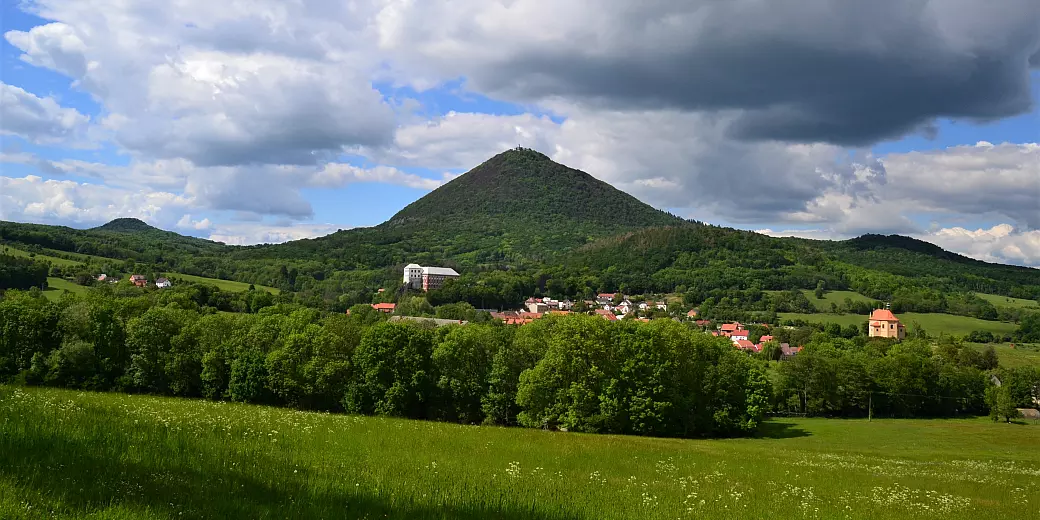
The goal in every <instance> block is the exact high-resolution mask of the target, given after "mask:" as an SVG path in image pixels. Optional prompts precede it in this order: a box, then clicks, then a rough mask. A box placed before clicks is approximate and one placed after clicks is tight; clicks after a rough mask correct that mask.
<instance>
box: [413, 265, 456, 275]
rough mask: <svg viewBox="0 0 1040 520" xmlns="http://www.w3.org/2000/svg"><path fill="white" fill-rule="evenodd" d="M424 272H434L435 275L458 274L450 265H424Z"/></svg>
mask: <svg viewBox="0 0 1040 520" xmlns="http://www.w3.org/2000/svg"><path fill="white" fill-rule="evenodd" d="M422 270H423V274H432V275H435V276H458V275H459V273H456V272H455V270H454V269H452V268H450V267H423V268H422Z"/></svg>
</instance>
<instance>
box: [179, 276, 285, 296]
mask: <svg viewBox="0 0 1040 520" xmlns="http://www.w3.org/2000/svg"><path fill="white" fill-rule="evenodd" d="M166 276H168V277H170V278H171V279H173V280H177V279H178V278H179V279H181V280H187V281H189V282H195V283H207V284H210V285H215V286H217V288H219V289H220V290H222V291H231V292H242V291H248V290H249V284H247V283H243V282H233V281H231V280H221V279H218V278H206V277H204V276H194V275H190V274H180V273H167V274H166ZM253 287H255V288H256V290H258V291H267V292H269V293H271V294H278V293H279V292H281V291H280V290H279V289H276V288H274V287H268V286H266V285H255V284H254V285H253Z"/></svg>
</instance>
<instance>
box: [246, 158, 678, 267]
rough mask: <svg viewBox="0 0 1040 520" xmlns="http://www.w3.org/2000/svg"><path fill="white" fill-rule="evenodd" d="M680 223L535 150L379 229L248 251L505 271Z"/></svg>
mask: <svg viewBox="0 0 1040 520" xmlns="http://www.w3.org/2000/svg"><path fill="white" fill-rule="evenodd" d="M686 224H688V223H687V221H684V220H683V219H680V218H678V217H676V216H673V215H670V214H668V213H665V212H663V211H660V210H657V209H654V208H653V207H651V206H649V205H647V204H645V203H643V202H640V201H639V200H638V199H636V198H635V197H633V196H631V195H629V194H627V193H625V192H623V191H620V190H618V189H616V188H614V187H612V186H610V185H609V184H607V183H605V182H603V181H600V180H597V179H596V178H594V177H593V176H591V175H589V174H587V173H585V172H582V171H579V170H575V169H573V168H568V167H566V166H564V165H561V164H559V163H556V162H553V161H552V160H551V159H549V158H548V157H547V156H545V155H543V154H541V153H538V152H536V151H534V150H527V149H514V150H509V151H506V152H502V153H500V154H498V155H496V156H494V157H492V158H491V159H489V160H487V161H485V162H484V163H483V164H480V165H479V166H477V167H475V168H473V169H472V170H470V171H469V172H467V173H464V174H462V175H461V176H459V177H457V178H455V179H453V180H452V181H450V182H448V183H447V184H445V185H443V186H441V187H439V188H437V189H436V190H433V191H432V192H430V193H429V194H427V195H426V196H424V197H422V198H421V199H419V200H417V201H415V202H413V203H411V204H409V205H408V206H406V207H405V208H404V209H402V210H401V211H399V212H398V213H397V214H396V215H394V216H393V217H391V218H390V220H388V221H387V222H384V223H383V224H380V225H379V226H376V227H373V228H363V229H351V230H346V231H340V232H337V233H333V234H331V235H329V236H326V237H321V238H317V239H313V240H301V241H297V242H290V243H286V244H280V245H273V246H266V247H261V248H257V249H255V250H252V251H250V252H248V253H247V255H248V256H249V257H250V258H257V257H260V256H264V255H274V256H276V257H289V258H293V257H298V255H300V254H303V255H311V256H313V255H320V256H322V257H324V258H328V259H329V260H331V261H334V262H335V261H337V260H338V261H339V262H341V264H342V265H349V266H355V267H357V266H360V267H363V268H369V269H372V268H380V267H387V266H392V265H394V266H395V265H398V264H404V263H409V262H413V261H414V262H419V263H448V264H451V265H455V266H462V267H475V266H485V267H492V268H494V267H504V266H518V265H524V264H529V263H531V262H546V261H549V260H551V259H552V258H554V256H555V255H556V254H557V253H560V252H564V251H568V250H570V249H573V248H575V247H578V246H581V245H583V244H586V243H588V242H590V241H592V240H595V239H597V238H602V237H606V236H611V235H615V234H617V233H622V232H626V231H633V230H638V229H643V228H646V227H650V226H667V225H686Z"/></svg>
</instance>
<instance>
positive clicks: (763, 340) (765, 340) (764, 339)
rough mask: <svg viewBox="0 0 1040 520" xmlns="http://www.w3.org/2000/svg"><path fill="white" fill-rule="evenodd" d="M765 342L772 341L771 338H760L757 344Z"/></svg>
mask: <svg viewBox="0 0 1040 520" xmlns="http://www.w3.org/2000/svg"><path fill="white" fill-rule="evenodd" d="M767 341H773V336H762V337H761V338H759V339H758V342H759V343H765V342H767Z"/></svg>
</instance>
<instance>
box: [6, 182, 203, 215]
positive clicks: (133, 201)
mask: <svg viewBox="0 0 1040 520" xmlns="http://www.w3.org/2000/svg"><path fill="white" fill-rule="evenodd" d="M191 204H192V201H191V200H190V199H188V198H186V197H183V196H181V195H177V194H174V193H168V192H160V191H146V190H125V189H119V188H112V187H108V186H103V185H98V184H88V183H79V182H75V181H71V180H54V179H51V180H44V179H42V178H40V177H38V176H35V175H28V176H26V177H22V178H11V177H0V220H14V221H31V222H42V223H54V224H68V223H76V224H80V225H97V224H103V223H105V222H108V221H110V220H112V219H115V218H120V217H134V218H139V219H142V220H145V221H148V222H155V223H161V224H163V225H165V226H170V225H171V224H172V222H175V221H176V217H177V216H179V215H180V214H182V213H183V212H184V210H185V208H188V207H189V206H190V205H191Z"/></svg>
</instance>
